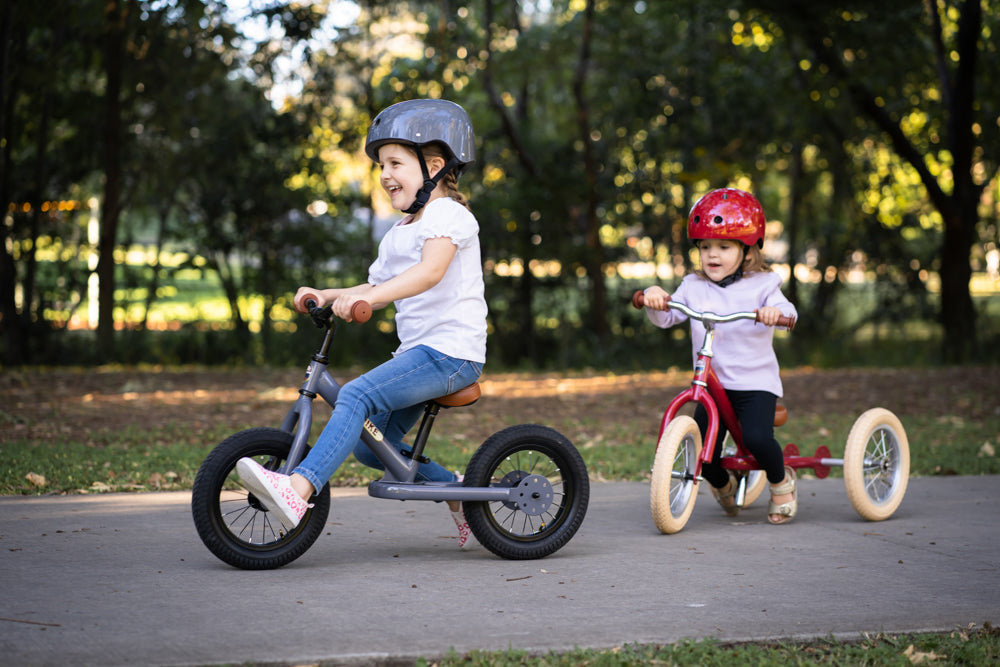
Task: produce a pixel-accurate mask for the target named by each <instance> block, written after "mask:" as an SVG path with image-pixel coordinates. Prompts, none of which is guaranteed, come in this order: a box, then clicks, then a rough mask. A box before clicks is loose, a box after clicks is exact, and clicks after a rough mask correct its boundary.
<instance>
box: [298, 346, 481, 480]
mask: <svg viewBox="0 0 1000 667" xmlns="http://www.w3.org/2000/svg"><path fill="white" fill-rule="evenodd" d="M482 372H483V365H482V364H480V363H476V362H473V361H466V360H464V359H455V358H453V357H449V356H447V355H445V354H442V353H440V352H438V351H437V350H435V349H433V348H430V347H427V346H426V345H418V346H417V347H415V348H412V349H409V350H407V351H406V352H403V353H402V354H400V355H398V356H395V357H393V358H392V359H390V360H389V361H387V362H385V363H384V364H382V365H380V366H377V367H375V368H373V369H372V370H370V371H368V372H367V373H365V374H364V375H362V376H360V377H358V378H355V379H354V380H351V381H350V382H348V383H347V384H345V385H344V386H343V387H341V389H340V393H339V394H338V395H337V401H336V405H335V406H334V410H333V414H332V415H331V416H330V421H328V422H327V424H326V427H325V428H324V429H323V432H322V433H320V436H319V438H317V440H316V444H315V445H313V448H312V451H310V452H309V456H307V457H306V458H305V459H304V460H303V461H302V463H300V464H299V466H298V467H297V468H296V469H295V470H294V471H292V472H294V473H298V474H299V475H302V476H303V477H305V478H306V479H308V480H309V482H310V483H311V484H312V485H313V488H315V489H316V490H317V491H319V489H322V488H323V485H324V484H326V482H327V481H328V480H329V479H330V477H332V476H333V473H335V472H336V471H337V468H339V467H340V465H341V464H342V463H343V462H344V461H345V460H346V459H347V457H348V455H350V453H351V450H352V449H353V450H354V455H355V456H356V457H357V459H358V460H359V461H360V462H361V463H363V464H365V465H366V466H369V467H372V468H378V469H380V470H381V469H382V464H381V463H379V461H378V459H376V458H375V456H374V455H373V454H372V453H371V451H370V450H369V449H368V448H367V447H366V446H365V445H364V444H363V443H362V442H361V440H360V437H361V429H362V427H363V425H364V422H365V419H366V418H367V419H371V421H372V422H373V423H374V424H375V425H376V426H378V427H379V430H380V431H382V433H383V434H384V435H385V436H386V439H387V440H388V441H389V442H391V443H393V445H394V446H395V447H396V448H397V449H402V448H403V446H404V445H403V436H404V435H405V434H406V432H407V431H409V430H410V429H411V428H412V427H413V425H414V424H416V423H417V420H418V419H419V418H420V416H421V415H422V414H423V404H424V403H425V402H426V401H429V400H431V399H434V398H438V397H439V396H444V395H445V394H450V393H452V392H454V391H458V390H459V389H463V388H464V387H467V386H469V385H470V384H472V383H473V382H475V381H476V380H477V379H478V378H479V376H480V375H481V374H482ZM417 479H420V480H423V481H431V482H451V481H454V480H455V474H454V473H452V472H450V471H449V470H447V469H446V468H444V467H443V466H441V465H440V464H437V463H434V462H433V461H431V462H429V463H422V464H421V465H420V470H419V472H418V474H417Z"/></svg>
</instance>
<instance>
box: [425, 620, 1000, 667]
mask: <svg viewBox="0 0 1000 667" xmlns="http://www.w3.org/2000/svg"><path fill="white" fill-rule="evenodd" d="M998 661H1000V630H998V629H997V628H994V627H992V626H991V625H990V624H989V623H986V624H984V625H983V627H982V628H974V627H970V628H965V629H962V630H956V631H954V632H950V633H940V634H937V633H927V634H916V635H890V634H882V633H879V634H874V635H867V636H865V637H864V638H863V639H861V640H860V641H844V640H839V639H833V638H829V639H822V640H816V641H810V642H802V643H800V642H778V643H769V644H722V643H719V642H717V641H714V640H705V641H697V642H696V641H682V642H678V643H677V644H672V645H669V646H622V647H619V648H617V649H614V650H611V651H593V650H575V651H570V652H567V653H558V654H557V653H549V654H546V655H531V654H528V653H525V652H523V651H502V652H480V651H473V652H471V653H469V654H467V655H462V656H459V655H450V656H446V657H445V658H444V659H442V660H438V661H435V662H434V663H429V662H427V661H424V660H421V661H418V662H417V665H420V666H421V667H428V666H429V665H432V664H433V665H435V666H436V667H508V666H509V667H515V666H517V667H577V666H580V665H586V666H588V667H621V666H624V665H667V666H669V665H678V666H680V665H699V666H705V667H712V666H714V665H720V666H721V665H755V666H756V667H787V666H789V665H819V666H822V665H851V666H852V667H862V666H866V665H878V666H879V667H893V666H899V667H911V666H912V665H921V664H922V665H934V666H947V665H995V664H997V662H998Z"/></svg>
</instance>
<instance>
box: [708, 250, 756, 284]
mask: <svg viewBox="0 0 1000 667" xmlns="http://www.w3.org/2000/svg"><path fill="white" fill-rule="evenodd" d="M748 247H749V246H747V245H746V244H744V245H743V259H741V260H740V265H739V266H738V267H736V270H735V271H733V272H732V273H730V274H729V275H728V276H726V277H725V278H723V279H722V280H717V281H715V284H716V285H718V286H719V287H729V286H730V285H732V284H733V283H735V282H736V281H737V280H739V279H740V278H742V277H743V262H745V261H746V259H747V248H748Z"/></svg>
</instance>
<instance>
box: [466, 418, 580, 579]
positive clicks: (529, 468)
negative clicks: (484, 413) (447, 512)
mask: <svg viewBox="0 0 1000 667" xmlns="http://www.w3.org/2000/svg"><path fill="white" fill-rule="evenodd" d="M463 483H464V485H465V486H521V487H522V488H523V489H524V498H525V499H524V501H523V502H511V501H507V502H500V501H468V502H464V503H463V506H464V509H465V518H466V520H468V522H469V528H471V529H472V533H473V535H475V536H476V539H478V540H479V543H480V544H482V545H483V546H484V547H485V548H486V549H488V550H490V551H492V552H493V553H494V554H496V555H497V556H500V557H501V558H507V559H510V560H529V559H534V558H544V557H545V556H549V555H551V554H553V553H555V552H556V551H558V550H559V549H561V548H562V547H563V546H564V545H565V544H566V543H567V542H569V540H570V538H572V537H573V535H574V534H575V533H576V531H577V530H578V529H579V528H580V524H581V523H583V518H584V516H585V515H586V513H587V504H588V502H589V501H590V480H589V478H588V477H587V466H586V465H585V464H584V462H583V457H581V456H580V452H578V451H577V449H576V447H574V446H573V444H572V443H571V442H570V441H569V440H567V439H566V438H565V437H564V436H563V435H562V434H561V433H559V432H558V431H555V430H553V429H551V428H548V427H546V426H539V425H537V424H520V425H518V426H511V427H508V428H505V429H503V430H502V431H498V432H497V433H494V434H493V435H491V436H490V437H489V438H487V439H486V442H484V443H483V444H482V445H480V447H479V449H478V450H476V453H475V454H473V456H472V459H471V460H470V461H469V465H468V467H467V468H466V471H465V480H464V482H463Z"/></svg>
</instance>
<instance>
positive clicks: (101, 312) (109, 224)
mask: <svg viewBox="0 0 1000 667" xmlns="http://www.w3.org/2000/svg"><path fill="white" fill-rule="evenodd" d="M126 11H127V10H126V9H124V8H123V7H122V0H107V3H106V5H105V14H104V19H105V23H106V27H107V33H106V34H105V44H104V46H105V51H104V58H105V60H104V73H105V76H106V77H107V89H106V91H105V107H104V205H103V206H102V207H101V231H100V240H99V241H98V260H97V279H98V285H99V286H98V310H97V350H98V357H99V359H101V360H102V361H107V360H109V359H111V357H112V354H113V351H114V337H115V320H114V314H115V240H116V238H117V236H118V220H119V217H120V215H121V190H122V164H121V125H122V118H121V115H122V109H121V88H122V69H123V67H124V63H123V60H124V43H125V30H124V25H125V15H126Z"/></svg>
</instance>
